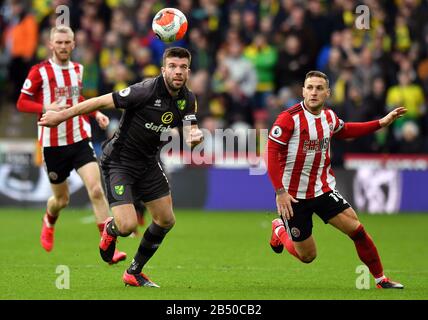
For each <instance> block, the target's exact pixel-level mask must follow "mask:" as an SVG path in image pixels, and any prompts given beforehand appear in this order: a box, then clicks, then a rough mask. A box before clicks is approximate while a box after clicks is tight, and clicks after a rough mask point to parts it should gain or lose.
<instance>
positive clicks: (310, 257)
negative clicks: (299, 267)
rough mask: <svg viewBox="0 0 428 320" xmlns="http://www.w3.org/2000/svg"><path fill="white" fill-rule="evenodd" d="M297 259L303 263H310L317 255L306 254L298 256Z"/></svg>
mask: <svg viewBox="0 0 428 320" xmlns="http://www.w3.org/2000/svg"><path fill="white" fill-rule="evenodd" d="M299 257H300V260H301V261H302V262H303V263H311V262H312V261H314V260H315V258H316V257H317V254H316V253H306V254H302V255H300V254H299Z"/></svg>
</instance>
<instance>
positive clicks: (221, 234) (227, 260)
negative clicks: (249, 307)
mask: <svg viewBox="0 0 428 320" xmlns="http://www.w3.org/2000/svg"><path fill="white" fill-rule="evenodd" d="M41 215H42V212H41V211H37V210H29V209H28V210H17V209H2V210H0V226H1V236H0V256H1V260H0V299H150V300H156V299H166V300H175V299H180V300H182V299H184V300H186V299H196V300H211V299H216V300H218V299H226V300H229V299H238V300H240V299H245V300H247V299H248V300H253V299H270V300H288V299H370V300H371V299H400V300H401V299H428V290H427V287H428V250H427V243H428V232H427V229H428V228H427V227H428V214H420V215H417V214H402V215H378V216H373V215H361V216H360V219H361V221H362V222H363V223H364V225H365V227H366V229H367V230H368V231H369V232H370V233H371V235H372V237H373V239H374V241H375V243H376V244H377V247H378V250H379V252H380V255H381V257H382V261H383V265H384V268H385V272H386V274H387V275H389V276H390V277H391V278H393V279H397V280H399V281H400V282H402V283H403V284H405V286H406V288H405V289H404V290H378V289H374V281H373V279H371V280H370V281H371V284H370V290H358V289H356V286H355V282H356V278H357V276H358V274H357V273H356V272H355V270H356V268H357V266H358V265H360V264H361V262H360V261H359V260H358V257H357V255H356V253H355V249H354V246H353V243H352V241H350V240H349V239H348V238H347V237H346V236H344V235H342V234H341V233H340V232H338V231H337V230H336V229H333V228H332V227H331V226H326V225H324V224H323V223H322V222H321V221H320V220H319V218H318V217H314V236H315V240H316V242H317V249H318V257H317V259H316V260H315V261H314V262H313V263H311V264H303V263H301V262H299V261H297V260H296V259H295V258H294V257H292V256H290V255H289V254H288V253H286V252H285V253H283V254H280V255H277V254H274V253H273V252H272V251H271V249H270V247H269V245H268V240H269V238H270V232H271V231H270V221H271V220H272V218H273V217H274V216H273V215H272V214H267V213H254V212H251V213H245V212H241V213H235V212H221V213H220V212H203V211H191V210H176V216H177V224H176V226H175V228H174V229H173V230H172V231H171V232H170V233H169V234H168V237H167V238H166V239H165V241H164V243H163V244H162V246H161V247H160V249H159V250H158V252H157V253H156V255H155V256H154V257H153V258H152V260H151V261H150V262H149V264H148V265H147V266H146V268H145V272H146V273H147V274H148V275H149V276H150V277H151V278H152V280H154V281H155V282H157V283H158V284H159V285H160V286H161V288H160V289H152V288H131V287H125V286H124V285H123V283H122V280H121V276H122V273H123V271H124V269H125V268H126V267H127V266H128V264H129V262H130V260H131V258H132V256H133V255H134V253H135V250H136V249H137V247H138V243H139V240H138V239H136V238H125V239H121V240H120V243H119V245H118V246H119V248H120V249H122V250H125V251H126V252H127V253H128V260H127V261H126V262H125V263H121V264H119V265H114V266H109V265H107V264H105V263H103V262H102V260H101V258H100V257H99V254H98V236H97V229H96V227H95V224H94V223H93V222H91V220H92V217H91V212H90V211H86V210H73V209H67V210H64V211H63V213H62V215H61V217H60V219H59V220H58V223H57V229H56V235H55V236H56V239H55V246H54V250H53V251H52V252H51V253H46V252H44V250H43V249H42V248H41V246H40V244H39V232H40V226H41ZM59 265H65V266H68V268H69V270H70V289H58V288H57V287H56V285H55V284H56V280H57V277H59V276H60V275H61V274H57V273H56V268H57V266H59Z"/></svg>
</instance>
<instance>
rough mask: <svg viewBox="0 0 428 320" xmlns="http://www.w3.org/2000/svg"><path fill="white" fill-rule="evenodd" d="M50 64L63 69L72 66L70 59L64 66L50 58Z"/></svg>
mask: <svg viewBox="0 0 428 320" xmlns="http://www.w3.org/2000/svg"><path fill="white" fill-rule="evenodd" d="M49 62H50V64H52V65H53V66H55V67H57V68H60V69H64V70H69V69H71V68H73V64H72V63H71V61H69V62H68V65H66V66H61V65H59V64H57V63H55V62H54V61H53V60H52V59H49Z"/></svg>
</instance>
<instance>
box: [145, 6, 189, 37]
mask: <svg viewBox="0 0 428 320" xmlns="http://www.w3.org/2000/svg"><path fill="white" fill-rule="evenodd" d="M152 30H153V32H154V33H155V34H156V36H158V38H159V39H161V40H162V41H163V42H167V43H169V42H173V41H176V40H180V39H182V38H183V37H184V35H185V34H186V31H187V19H186V16H185V15H184V14H183V12H181V11H180V10H178V9H175V8H164V9H162V10H160V11H159V12H158V13H156V15H155V17H154V18H153V22H152Z"/></svg>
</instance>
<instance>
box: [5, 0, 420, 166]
mask: <svg viewBox="0 0 428 320" xmlns="http://www.w3.org/2000/svg"><path fill="white" fill-rule="evenodd" d="M29 3H30V1H28V0H8V1H0V39H1V41H0V90H2V92H5V93H6V94H4V95H2V97H1V99H3V100H6V102H7V103H9V104H10V103H14V101H13V97H12V95H10V94H8V92H9V91H11V90H10V89H12V88H13V84H16V83H17V85H15V86H14V88H15V93H14V95H15V96H16V94H17V93H16V91H18V92H19V89H20V87H21V85H22V82H23V80H24V79H23V78H22V77H24V76H25V75H26V74H27V72H28V69H26V68H28V65H29V64H31V63H33V62H31V59H33V58H35V59H37V60H38V61H40V60H44V59H45V58H46V56H47V50H46V48H45V44H46V43H47V41H48V40H49V34H48V33H46V31H48V30H49V29H50V27H52V26H53V25H54V24H55V23H56V19H57V17H58V14H57V13H56V12H55V9H56V7H57V6H59V5H67V6H68V7H69V9H70V23H71V26H72V27H74V28H75V35H76V37H75V38H76V49H75V50H74V52H73V58H74V60H76V61H81V62H82V63H83V64H84V66H85V79H83V81H84V89H83V90H84V94H85V96H87V97H91V96H94V95H99V94H103V93H104V92H107V91H110V90H112V89H113V88H123V87H124V86H127V85H128V84H129V83H132V82H135V81H140V80H141V79H143V78H147V77H153V76H156V75H157V74H159V72H160V64H161V60H162V54H163V52H164V50H165V48H166V47H169V46H183V47H186V48H188V49H189V50H190V51H191V52H192V58H193V59H192V64H191V69H192V73H193V75H194V77H192V78H191V80H189V83H192V86H194V88H195V90H198V92H199V93H198V97H200V111H201V112H203V114H204V116H203V118H204V119H205V120H203V123H204V125H206V126H207V127H209V128H211V129H212V130H215V128H219V127H225V128H227V127H230V126H232V125H233V124H234V123H236V122H238V124H237V127H238V128H243V127H244V126H245V125H250V126H251V127H252V128H256V129H261V128H269V126H270V121H271V119H272V118H273V119H275V118H276V115H277V113H279V112H281V111H282V110H284V109H285V108H287V107H289V106H290V105H292V104H293V103H294V102H296V101H299V100H300V99H301V87H302V83H301V80H302V78H304V76H305V74H306V72H308V71H309V70H312V69H315V68H316V69H317V70H321V71H324V72H325V73H326V74H327V75H328V76H329V79H330V87H331V89H332V95H331V98H330V101H331V102H332V105H333V106H334V108H335V111H336V112H337V113H338V115H339V116H343V117H347V118H350V119H357V118H358V119H361V120H362V121H367V120H371V119H374V118H377V117H380V116H381V115H383V114H385V112H386V111H387V110H384V108H386V105H387V104H388V108H389V107H391V106H395V105H397V104H399V105H401V104H402V105H405V106H406V107H407V108H408V109H409V113H408V114H407V115H406V117H405V119H402V120H400V121H401V124H403V122H404V121H407V120H412V121H414V122H415V123H416V125H417V127H418V130H419V137H420V138H421V139H422V140H424V141H427V144H428V115H427V113H426V112H425V104H426V103H427V101H426V100H427V95H428V19H427V18H426V17H427V16H428V2H427V1H420V0H416V1H414V0H412V1H410V0H406V1H379V0H365V1H356V0H333V1H321V0H261V1H254V0H234V1H214V0H199V1H193V0H177V1H166V2H161V1H157V0H147V1H135V0H131V1H119V0H113V1H111V0H109V1H104V0H82V1H70V0H50V1H41V0H35V1H32V4H33V6H32V7H31V6H30V5H29ZM23 4H24V5H23ZM359 4H365V5H368V6H369V8H370V29H368V30H358V29H357V28H355V19H356V17H357V16H358V14H357V13H356V12H355V8H356V6H357V5H359ZM165 6H171V7H176V8H178V9H180V10H181V11H182V12H183V13H184V14H185V15H186V17H187V20H188V23H189V24H188V32H187V34H186V36H185V38H184V39H183V40H181V41H178V42H175V43H172V44H165V43H164V42H162V41H160V40H159V39H157V38H156V36H155V35H154V34H153V32H152V30H151V23H152V19H153V16H154V14H155V13H156V12H157V11H158V10H159V9H161V8H163V7H165ZM31 9H32V10H31ZM32 14H34V16H33V15H32ZM34 17H36V18H34ZM30 25H31V28H30V27H28V26H30ZM37 26H38V28H37ZM27 28H28V31H25V32H18V31H19V30H24V29H25V30H27ZM12 30H15V31H14V32H17V35H18V36H13V37H12V36H11V35H12V32H11V31H12ZM37 30H39V31H37ZM38 32H40V37H39V41H38V43H37V40H36V39H37V36H38ZM24 33H25V37H24V36H22V35H23V34H24ZM23 39H24V40H23ZM12 40H13V41H12ZM12 44H14V45H13V46H12ZM17 44H19V45H20V46H22V48H25V49H24V50H23V51H22V50H17V49H16V48H18V47H19V45H18V46H17ZM37 45H38V47H37ZM36 47H37V49H36ZM12 48H15V49H13V52H15V53H14V54H15V55H14V60H13V61H11V60H10V59H11V58H12ZM243 48H245V50H244V54H242V50H243ZM18 51H21V52H25V53H24V54H23V53H20V54H18V55H17V52H18ZM233 51H235V53H233ZM275 56H276V57H275ZM248 60H249V61H248ZM16 63H18V65H17V66H16V65H14V64H16ZM19 64H21V65H19ZM21 71H22V75H20V73H21ZM402 74H405V76H404V79H403V77H402V76H401V75H402ZM406 75H407V76H406ZM20 77H21V79H18V78H20ZM406 79H407V80H406ZM397 82H398V84H397ZM8 90H9V91H8ZM204 90H205V91H204ZM356 92H358V93H359V94H361V97H359V96H356V95H355V93H356ZM385 101H386V102H385ZM259 110H264V111H262V112H259ZM255 111H256V112H255ZM344 120H346V118H344ZM400 121H397V123H396V124H395V126H394V128H391V129H394V131H391V132H389V131H387V130H379V131H378V132H377V133H376V135H375V137H376V140H375V141H374V144H373V145H374V146H375V148H374V149H370V150H376V148H378V150H380V151H384V152H388V151H397V150H398V149H399V148H397V147H396V146H397V145H398V144H401V143H405V142H404V140H403V139H402V135H403V134H404V133H403V131H402V130H401V127H400ZM242 122H244V123H242ZM397 125H398V126H397ZM387 138H388V139H387ZM366 147H367V145H362V146H361V148H362V149H361V150H366V149H365V148H366ZM426 147H427V146H425V150H426ZM335 148H336V149H335V155H336V156H338V157H340V155H341V152H344V151H346V144H344V146H343V148H342V147H339V148H338V147H337V146H335ZM341 148H342V149H341ZM356 148H359V147H356ZM336 160H340V159H336ZM339 162H340V161H339ZM336 163H337V162H336Z"/></svg>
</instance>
